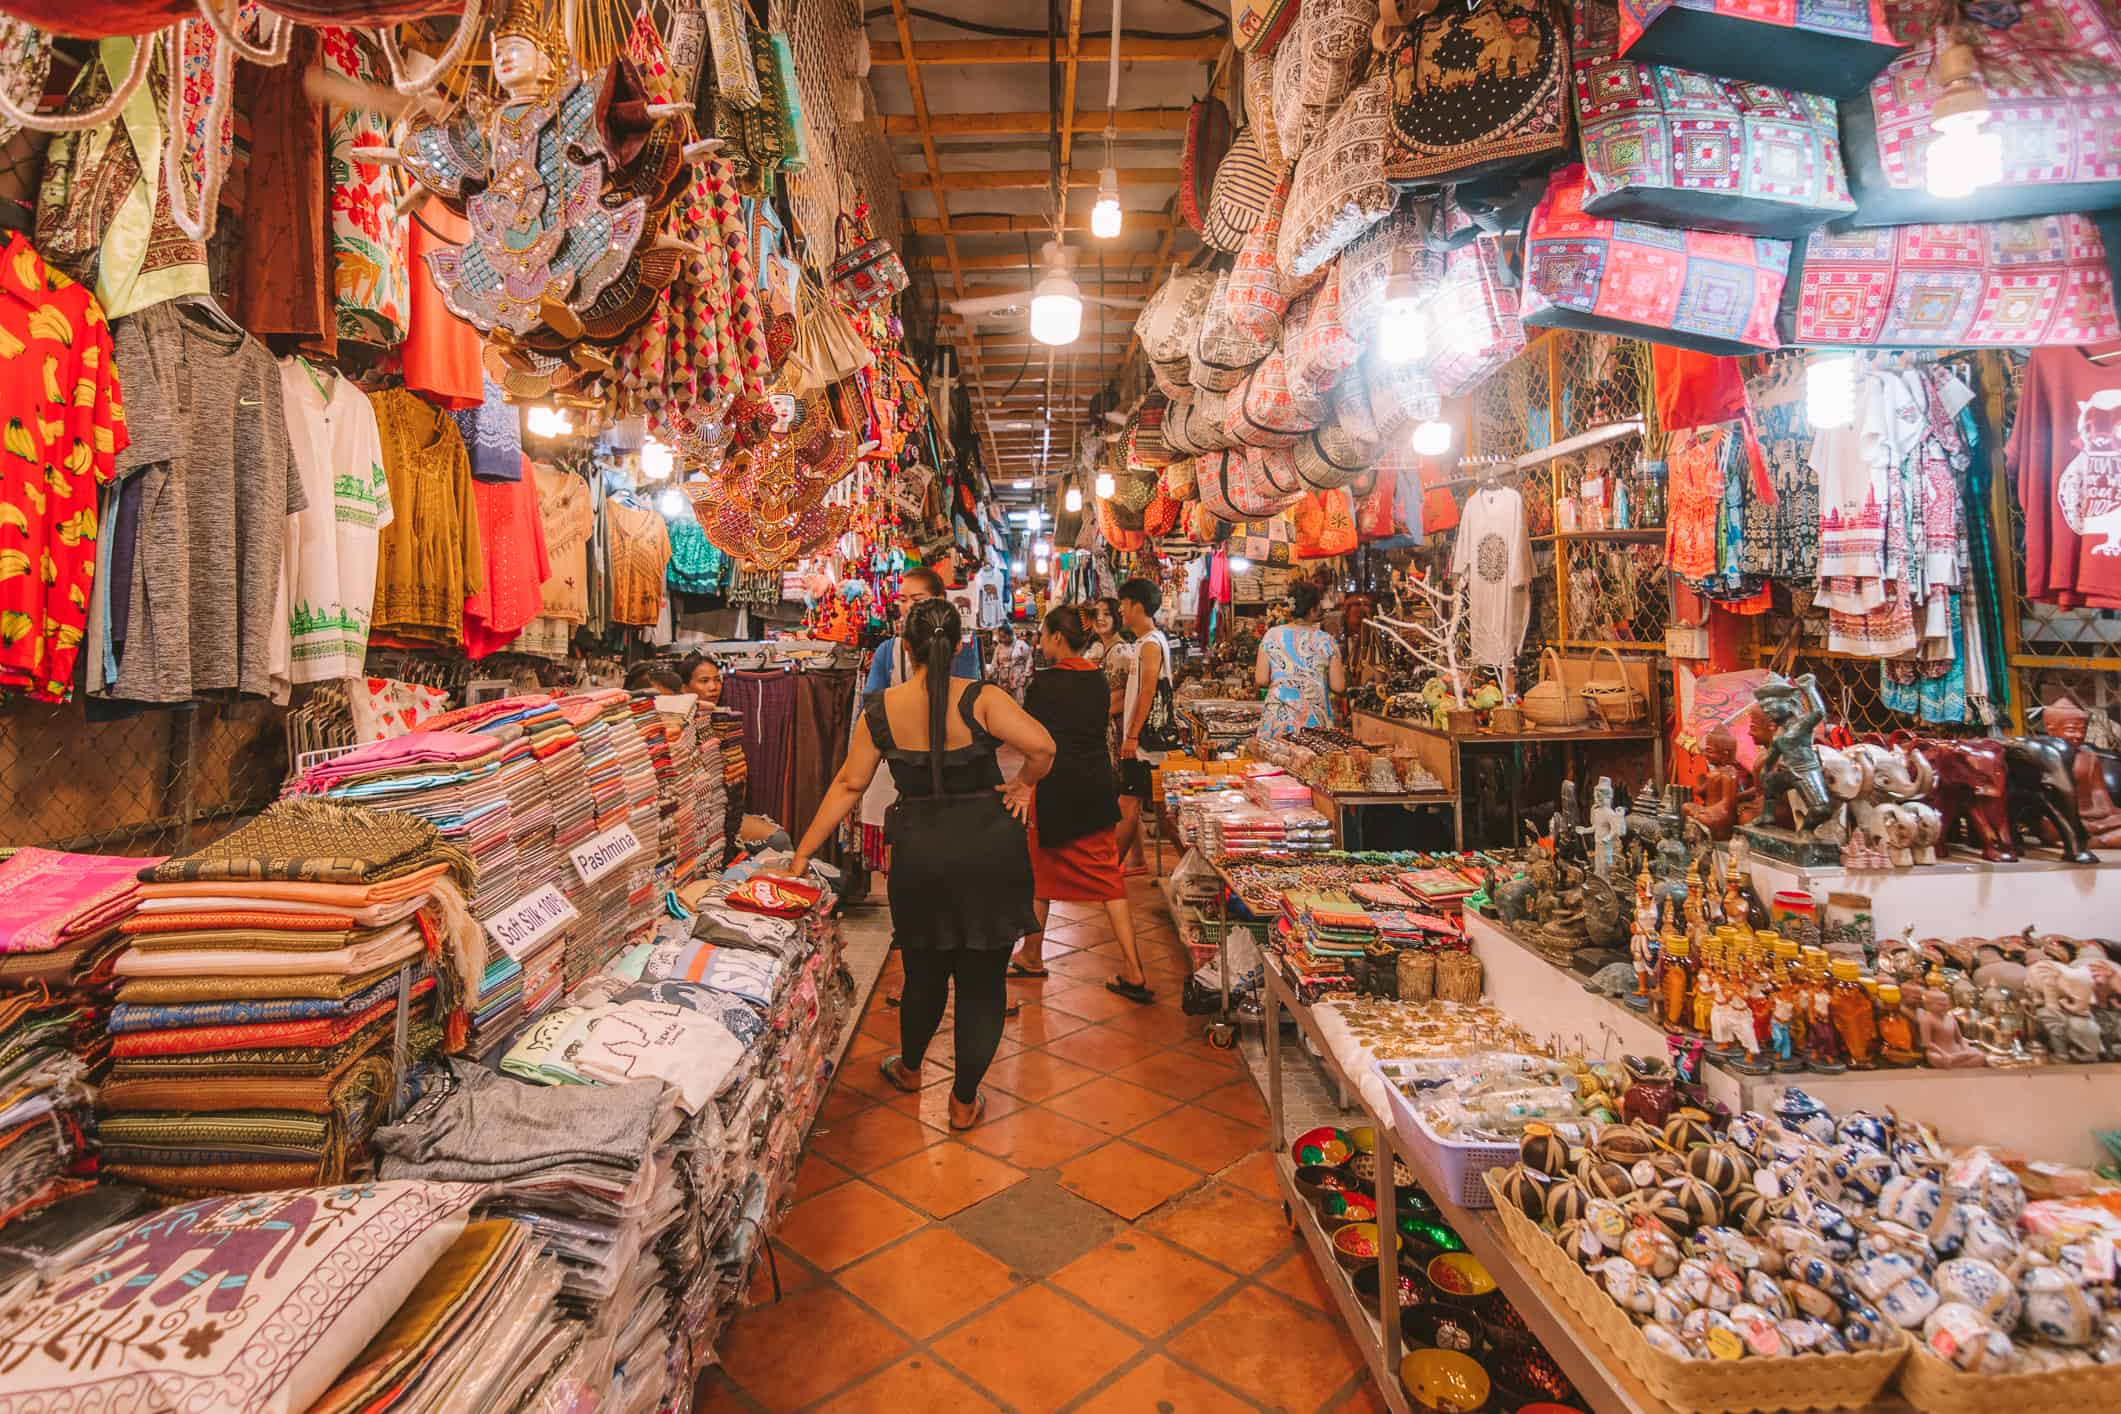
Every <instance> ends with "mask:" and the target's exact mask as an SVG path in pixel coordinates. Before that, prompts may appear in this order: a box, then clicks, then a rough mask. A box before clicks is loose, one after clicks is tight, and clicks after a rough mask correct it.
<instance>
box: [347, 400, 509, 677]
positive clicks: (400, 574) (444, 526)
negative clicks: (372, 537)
mask: <svg viewBox="0 0 2121 1414" xmlns="http://www.w3.org/2000/svg"><path fill="white" fill-rule="evenodd" d="M368 400H369V402H370V403H371V404H372V405H373V406H374V408H375V411H376V429H377V431H378V432H380V433H381V434H382V438H383V474H384V476H385V477H387V478H388V479H389V481H390V502H391V505H392V507H394V508H395V510H396V512H397V513H396V515H395V516H394V517H393V518H392V519H391V522H390V525H389V526H388V527H386V528H385V529H384V531H383V533H382V545H381V547H380V550H379V553H378V556H377V559H376V607H375V615H374V622H373V629H372V631H373V632H375V633H379V634H388V635H390V636H392V637H397V638H420V639H426V640H428V641H430V642H433V643H439V644H443V645H445V646H448V647H455V646H456V645H458V644H460V643H462V642H463V641H464V601H465V599H466V598H468V597H469V596H471V595H473V594H476V593H477V592H478V591H479V590H480V589H482V588H483V587H484V586H485V582H486V580H485V555H484V551H483V549H482V548H481V546H480V544H479V517H478V513H477V511H476V510H475V509H474V508H473V506H472V500H471V458H470V457H469V456H468V455H466V453H465V451H464V439H463V437H462V436H461V435H459V433H458V432H457V425H456V423H454V422H453V421H451V420H450V418H449V415H448V414H447V413H445V412H443V411H442V410H441V409H439V408H436V407H433V406H431V405H429V404H428V403H425V402H423V401H421V400H420V399H419V398H418V397H415V396H414V395H413V394H411V393H408V392H406V391H405V390H404V389H402V388H390V389H386V390H384V391H383V392H380V393H371V394H369V398H368Z"/></svg>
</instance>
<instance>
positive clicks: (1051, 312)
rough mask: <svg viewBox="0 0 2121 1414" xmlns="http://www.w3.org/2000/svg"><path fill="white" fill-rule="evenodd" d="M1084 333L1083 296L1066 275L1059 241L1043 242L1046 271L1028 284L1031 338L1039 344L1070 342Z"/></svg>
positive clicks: (1066, 266) (1066, 264)
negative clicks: (1035, 281)
mask: <svg viewBox="0 0 2121 1414" xmlns="http://www.w3.org/2000/svg"><path fill="white" fill-rule="evenodd" d="M1082 332H1083V295H1082V291H1081V290H1078V289H1077V288H1076V287H1075V281H1073V280H1072V279H1070V278H1068V260H1067V257H1066V256H1065V255H1064V254H1063V253H1062V252H1061V248H1060V243H1059V242H1058V241H1048V242H1046V268H1045V273H1044V274H1042V275H1040V276H1039V277H1038V283H1037V284H1036V285H1034V286H1032V287H1031V337H1032V338H1034V339H1036V340H1038V341H1039V342H1040V343H1042V344H1051V345H1055V346H1059V345H1062V344H1072V343H1074V342H1075V340H1076V337H1077V336H1078V335H1080V334H1081V333H1082Z"/></svg>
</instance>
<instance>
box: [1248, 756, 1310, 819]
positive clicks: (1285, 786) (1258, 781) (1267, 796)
mask: <svg viewBox="0 0 2121 1414" xmlns="http://www.w3.org/2000/svg"><path fill="white" fill-rule="evenodd" d="M1245 798H1246V799H1247V800H1249V801H1251V802H1252V803H1253V804H1254V805H1257V806H1259V807H1260V808H1261V809H1264V810H1303V809H1307V808H1309V806H1310V804H1311V787H1309V786H1308V785H1306V784H1304V783H1303V782H1302V781H1301V780H1298V779H1297V778H1296V777H1295V776H1292V775H1290V774H1289V773H1288V772H1287V771H1281V770H1275V769H1272V768H1265V767H1257V766H1255V767H1253V768H1252V769H1251V770H1249V771H1247V772H1246V773H1245Z"/></svg>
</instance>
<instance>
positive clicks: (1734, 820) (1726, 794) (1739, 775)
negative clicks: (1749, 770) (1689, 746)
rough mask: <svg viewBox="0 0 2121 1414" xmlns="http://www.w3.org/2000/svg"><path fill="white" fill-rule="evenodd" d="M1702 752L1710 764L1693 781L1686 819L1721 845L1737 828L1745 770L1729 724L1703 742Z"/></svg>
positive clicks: (1718, 729) (1736, 739)
mask: <svg viewBox="0 0 2121 1414" xmlns="http://www.w3.org/2000/svg"><path fill="white" fill-rule="evenodd" d="M1701 754H1702V755H1703V756H1705V757H1707V758H1708V763H1709V764H1708V765H1707V766H1706V767H1704V768H1703V769H1702V772H1701V779H1700V780H1699V781H1696V782H1695V783H1694V790H1693V799H1691V800H1690V801H1688V802H1687V805H1686V818H1687V819H1688V820H1689V821H1691V822H1693V823H1694V824H1697V825H1699V826H1701V827H1702V828H1703V829H1705V830H1707V831H1708V832H1709V838H1710V839H1712V840H1715V841H1716V842H1717V843H1718V844H1722V843H1723V842H1724V841H1726V840H1728V839H1730V837H1731V831H1733V830H1734V829H1736V828H1737V827H1738V797H1739V794H1740V792H1741V790H1742V789H1743V778H1744V770H1743V768H1742V767H1740V766H1739V764H1738V738H1736V737H1734V736H1732V735H1731V730H1730V728H1729V727H1718V728H1716V730H1714V731H1712V732H1710V733H1709V734H1708V739H1707V740H1706V741H1704V742H1703V743H1702V744H1701Z"/></svg>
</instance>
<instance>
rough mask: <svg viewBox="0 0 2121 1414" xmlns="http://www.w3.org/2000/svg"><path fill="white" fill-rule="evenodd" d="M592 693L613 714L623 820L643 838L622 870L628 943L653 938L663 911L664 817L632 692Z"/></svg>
mask: <svg viewBox="0 0 2121 1414" xmlns="http://www.w3.org/2000/svg"><path fill="white" fill-rule="evenodd" d="M591 696H593V697H596V698H597V699H598V700H599V701H600V702H601V704H602V706H603V710H604V711H605V712H606V713H607V714H609V716H610V718H611V723H612V733H611V739H612V742H613V744H614V746H615V748H616V750H617V752H618V758H619V778H620V779H621V780H622V781H623V782H624V783H625V786H626V822H627V823H628V824H630V825H632V826H633V833H634V837H635V838H636V839H638V840H640V842H641V852H640V853H639V854H636V855H635V856H634V857H633V858H632V859H631V860H629V861H628V862H627V864H626V869H625V873H626V933H625V943H626V945H628V946H630V945H632V944H634V943H645V942H647V941H648V940H649V939H650V938H652V937H654V936H655V927H656V919H657V917H658V916H659V915H660V913H661V911H662V910H661V903H662V894H661V890H660V889H658V887H657V885H656V849H657V840H658V838H659V836H660V834H661V830H662V819H661V813H660V810H659V808H658V806H657V803H656V785H655V765H654V762H653V761H652V760H651V758H650V756H649V747H648V741H647V739H646V737H645V736H644V734H643V732H644V718H643V715H642V713H641V712H639V711H638V710H636V708H635V705H634V702H635V699H634V697H633V694H631V693H629V692H624V691H621V690H619V689H618V688H607V689H605V690H604V691H602V692H598V693H593V694H591ZM652 705H653V704H650V706H651V708H652ZM654 717H655V713H654V711H653V710H650V711H649V712H648V713H647V714H646V719H648V720H652V719H653V718H654ZM600 965H601V964H600Z"/></svg>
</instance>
